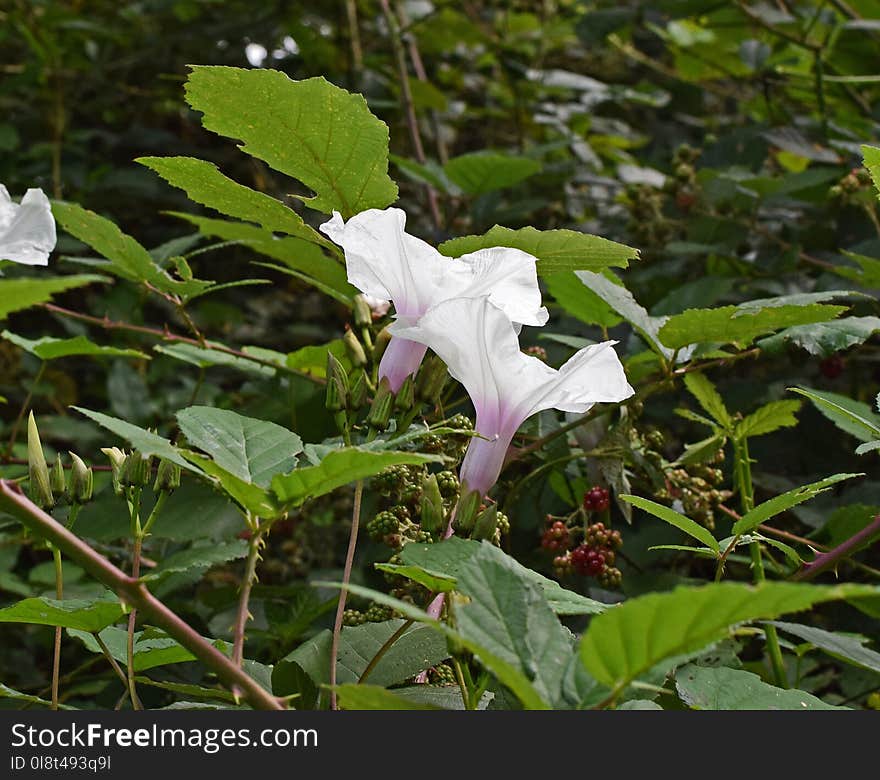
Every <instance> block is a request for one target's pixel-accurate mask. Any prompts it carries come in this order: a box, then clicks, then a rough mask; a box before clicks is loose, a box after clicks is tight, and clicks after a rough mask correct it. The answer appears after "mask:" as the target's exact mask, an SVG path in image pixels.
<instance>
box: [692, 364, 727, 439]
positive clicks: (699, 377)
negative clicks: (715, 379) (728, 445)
mask: <svg viewBox="0 0 880 780" xmlns="http://www.w3.org/2000/svg"><path fill="white" fill-rule="evenodd" d="M684 385H685V387H687V389H688V391H689V392H690V394H691V395H692V396H693V397H694V398H696V399H697V401H698V402H699V404H700V406H702V407H703V409H704V410H705V412H706V413H707V414H708V415H709V416H710V417H711V418H712V419H713V420H715V422H716V423H718V425H720V426H721V427H722V428H724V430H726V431H730V429H731V428H732V427H733V419H732V418H731V416H730V412H728V411H727V407H726V406H725V405H724V400H723V399H722V398H721V395H720V394H719V393H718V391H717V390H716V389H715V385H713V384H712V382H710V381H709V378H708V377H707V376H706V375H705V374H698V373H694V372H692V373H689V374H685V375H684Z"/></svg>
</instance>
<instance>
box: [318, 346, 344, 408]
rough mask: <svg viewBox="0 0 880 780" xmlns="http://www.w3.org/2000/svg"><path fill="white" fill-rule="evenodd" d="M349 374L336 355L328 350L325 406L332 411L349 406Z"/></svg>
mask: <svg viewBox="0 0 880 780" xmlns="http://www.w3.org/2000/svg"><path fill="white" fill-rule="evenodd" d="M348 400H349V399H348V374H347V373H346V372H345V369H344V368H343V367H342V363H340V362H339V360H338V359H337V357H336V355H334V354H333V353H332V352H327V395H326V396H325V399H324V406H325V407H326V408H327V410H328V411H330V412H340V411H342V410H343V409H345V408H346V407H347V406H348Z"/></svg>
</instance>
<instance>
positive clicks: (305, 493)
mask: <svg viewBox="0 0 880 780" xmlns="http://www.w3.org/2000/svg"><path fill="white" fill-rule="evenodd" d="M438 460H441V458H439V457H437V456H433V455H420V454H419V453H416V452H396V451H394V450H384V451H382V450H379V451H377V450H370V449H366V448H363V447H344V448H342V449H338V450H333V451H332V452H330V453H329V454H328V455H327V456H326V457H324V458H323V460H321V462H320V463H319V464H317V465H315V466H305V467H303V468H299V469H296V470H294V471H292V472H290V474H279V475H277V476H276V477H275V478H274V479H273V480H272V489H273V490H274V491H275V494H276V495H277V496H278V499H279V500H280V501H281V502H282V503H284V504H292V505H294V506H296V505H299V504H301V503H303V501H306V500H308V499H310V498H317V497H318V496H323V495H324V494H325V493H330V492H331V491H333V490H336V488H338V487H342V486H343V485H348V484H349V483H351V482H356V481H357V480H359V479H365V478H367V477H372V476H375V475H376V474H378V473H379V472H380V471H382V470H383V469H385V468H386V467H388V466H396V465H400V464H419V463H431V462H435V461H438Z"/></svg>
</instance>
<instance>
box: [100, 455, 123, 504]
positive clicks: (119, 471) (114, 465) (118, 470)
mask: <svg viewBox="0 0 880 780" xmlns="http://www.w3.org/2000/svg"><path fill="white" fill-rule="evenodd" d="M101 452H103V453H104V454H105V455H106V456H107V457H108V458H109V459H110V468H111V469H112V471H113V492H114V493H116V495H117V496H121V495H122V483H123V477H124V476H125V462H126V460H128V456H127V455H126V454H125V453H124V452H123V451H122V450H121V449H119V447H102V448H101Z"/></svg>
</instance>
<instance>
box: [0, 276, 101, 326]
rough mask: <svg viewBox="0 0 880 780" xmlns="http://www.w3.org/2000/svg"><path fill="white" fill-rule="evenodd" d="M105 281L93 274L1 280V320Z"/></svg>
mask: <svg viewBox="0 0 880 780" xmlns="http://www.w3.org/2000/svg"><path fill="white" fill-rule="evenodd" d="M102 281H104V279H103V277H100V276H95V275H93V274H80V275H78V276H63V277H58V278H54V279H0V319H6V318H7V317H8V316H9V315H10V314H12V313H13V312H17V311H22V310H23V309H27V308H30V307H31V306H36V305H38V304H40V303H45V302H46V301H49V300H51V299H52V297H53V296H54V295H57V294H58V293H62V292H65V291H66V290H72V289H75V288H77V287H84V286H85V285H87V284H92V283H94V282H102Z"/></svg>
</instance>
